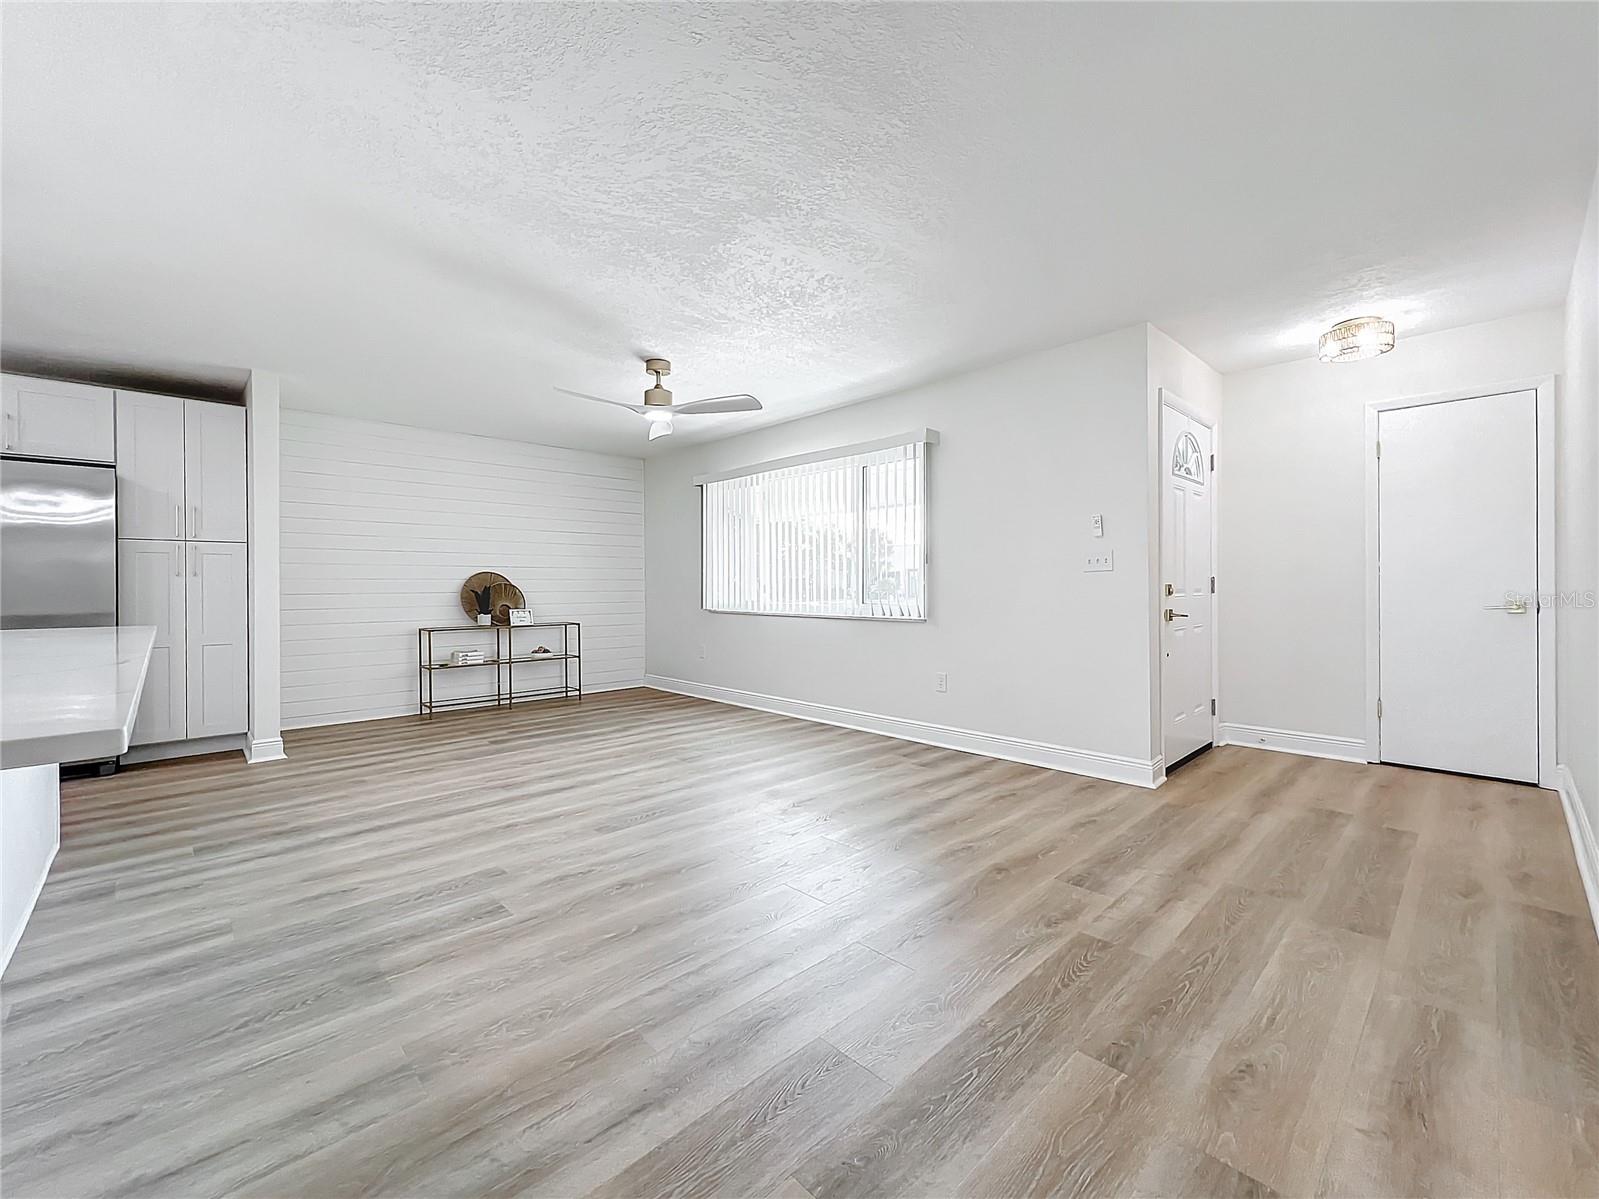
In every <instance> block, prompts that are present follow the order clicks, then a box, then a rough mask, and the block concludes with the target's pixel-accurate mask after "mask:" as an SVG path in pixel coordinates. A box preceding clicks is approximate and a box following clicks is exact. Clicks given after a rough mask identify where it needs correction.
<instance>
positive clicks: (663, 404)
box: [555, 358, 761, 441]
mask: <svg viewBox="0 0 1599 1199" xmlns="http://www.w3.org/2000/svg"><path fill="white" fill-rule="evenodd" d="M644 372H645V373H646V374H650V375H654V376H655V386H654V387H647V388H645V389H644V402H643V403H642V404H628V403H624V402H623V401H621V400H608V399H606V398H605V397H604V396H591V395H587V394H585V393H584V392H581V391H573V390H571V389H570V388H567V387H557V388H556V389H555V390H556V391H558V392H560V393H561V394H562V395H569V396H576V397H577V398H578V399H580V400H595V401H597V402H599V403H601V404H615V405H616V406H617V407H618V408H626V409H628V410H629V411H631V412H637V413H638V414H639V415H640V416H642V417H644V419H645V420H647V421H649V422H650V440H651V441H654V440H655V439H656V438H657V437H665V436H666V435H667V434H668V433H670V432H671V431H672V418H673V417H676V416H695V415H699V414H702V413H707V412H759V411H760V410H761V402H760V401H759V400H757V399H756V398H755V397H754V396H752V395H748V394H745V393H742V392H741V393H739V394H738V395H730V396H711V397H710V398H709V399H705V400H690V401H689V402H688V403H686V404H674V403H672V393H671V392H669V391H667V390H666V388H664V387H662V386H661V377H662V376H663V375H669V374H671V373H672V364H671V363H670V362H668V361H667V360H666V359H665V358H646V359H645V360H644Z"/></svg>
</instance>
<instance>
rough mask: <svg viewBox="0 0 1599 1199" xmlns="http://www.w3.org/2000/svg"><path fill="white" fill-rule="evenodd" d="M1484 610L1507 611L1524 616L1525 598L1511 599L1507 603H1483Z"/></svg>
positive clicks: (1525, 608)
mask: <svg viewBox="0 0 1599 1199" xmlns="http://www.w3.org/2000/svg"><path fill="white" fill-rule="evenodd" d="M1482 610H1483V611H1484V612H1509V613H1510V614H1511V615H1512V616H1525V615H1526V613H1527V602H1526V601H1525V600H1511V601H1510V602H1509V603H1508V604H1484V605H1483V606H1482Z"/></svg>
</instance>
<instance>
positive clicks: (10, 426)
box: [5, 412, 17, 450]
mask: <svg viewBox="0 0 1599 1199" xmlns="http://www.w3.org/2000/svg"><path fill="white" fill-rule="evenodd" d="M16 431H17V414H16V413H15V412H8V413H6V444H5V448H6V449H8V450H9V449H10V448H11V447H12V446H13V445H15V444H16Z"/></svg>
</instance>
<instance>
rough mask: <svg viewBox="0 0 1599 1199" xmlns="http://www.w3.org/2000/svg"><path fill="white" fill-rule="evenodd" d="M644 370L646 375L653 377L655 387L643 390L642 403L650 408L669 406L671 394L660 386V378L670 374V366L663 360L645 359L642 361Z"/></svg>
mask: <svg viewBox="0 0 1599 1199" xmlns="http://www.w3.org/2000/svg"><path fill="white" fill-rule="evenodd" d="M644 369H645V371H646V372H647V373H649V374H652V375H654V376H655V386H654V387H646V388H645V389H644V402H645V403H646V404H650V405H652V406H654V405H663V404H664V405H670V404H671V402H672V393H671V392H669V391H667V390H666V388H664V387H662V386H661V376H662V375H669V374H671V373H672V364H671V363H670V362H668V361H667V360H666V359H665V358H646V359H645V360H644Z"/></svg>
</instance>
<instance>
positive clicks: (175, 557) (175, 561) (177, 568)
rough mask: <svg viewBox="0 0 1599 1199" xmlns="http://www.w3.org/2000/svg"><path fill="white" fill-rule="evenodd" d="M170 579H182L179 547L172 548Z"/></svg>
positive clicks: (181, 560) (181, 552)
mask: <svg viewBox="0 0 1599 1199" xmlns="http://www.w3.org/2000/svg"><path fill="white" fill-rule="evenodd" d="M172 577H173V578H174V579H181V578H182V577H183V547H182V546H181V545H176V546H173V547H172Z"/></svg>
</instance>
